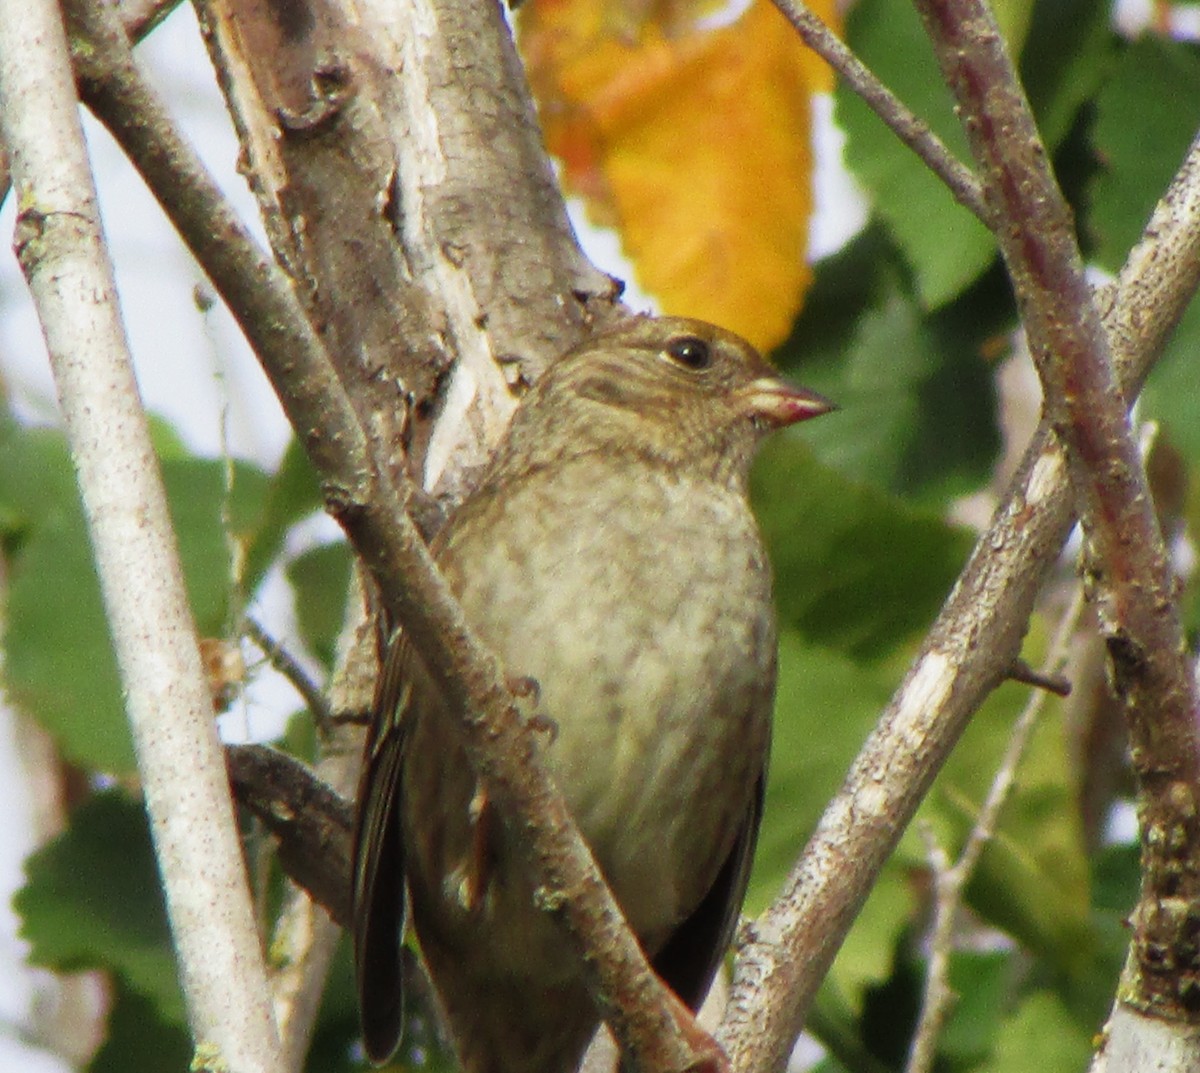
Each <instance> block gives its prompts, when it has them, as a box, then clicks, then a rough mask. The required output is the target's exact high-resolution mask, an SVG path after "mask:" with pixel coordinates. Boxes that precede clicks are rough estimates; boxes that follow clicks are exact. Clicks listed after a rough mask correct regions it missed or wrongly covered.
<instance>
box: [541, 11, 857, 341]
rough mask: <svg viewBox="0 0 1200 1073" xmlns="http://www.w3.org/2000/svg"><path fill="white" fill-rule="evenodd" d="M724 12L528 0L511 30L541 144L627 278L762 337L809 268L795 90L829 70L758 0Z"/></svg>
mask: <svg viewBox="0 0 1200 1073" xmlns="http://www.w3.org/2000/svg"><path fill="white" fill-rule="evenodd" d="M732 2H733V3H734V4H735V5H736V4H737V3H738V0H732ZM742 2H743V3H744V2H745V0H742ZM823 6H824V7H825V8H827V10H825V11H821V10H820V9H819V8H818V14H821V15H822V17H824V18H826V19H827V20H828V19H829V18H830V17H831V14H832V10H833V7H834V4H833V0H823ZM739 10H740V9H739V8H738V7H736V6H735V7H733V8H730V6H729V3H726V4H723V5H721V6H720V7H715V6H714V0H624V2H622V3H614V0H532V2H531V3H530V4H529V5H528V10H525V11H523V13H522V15H521V21H520V27H519V28H520V39H521V46H522V51H523V52H524V54H525V58H526V64H527V67H528V70H529V75H530V81H531V83H532V85H533V88H534V93H535V95H536V96H537V98H538V103H539V107H540V109H541V117H542V125H543V129H544V130H545V133H546V141H547V145H548V147H549V148H550V151H551V152H552V153H554V154H555V155H556V156H558V157H559V158H560V160H561V161H562V163H563V169H564V178H565V182H566V185H567V187H568V188H569V189H570V190H571V191H573V192H575V193H578V194H580V195H581V196H582V197H583V198H584V199H585V202H586V204H587V206H588V211H589V214H590V215H591V217H592V219H593V220H594V221H595V222H596V223H599V224H604V225H610V226H613V227H615V228H616V229H617V231H618V232H619V233H620V235H621V238H622V241H623V243H624V247H625V252H626V254H627V255H628V256H629V258H630V260H631V261H632V262H633V263H634V266H635V268H636V271H637V275H638V280H639V282H640V283H641V284H642V285H643V286H644V287H645V288H646V289H647V290H649V291H651V292H652V293H653V294H654V295H655V296H656V297H657V298H658V299H659V301H660V303H661V305H662V307H663V310H664V311H665V312H667V313H675V314H681V315H690V316H697V317H703V318H704V319H706V320H712V321H716V322H717V323H720V324H723V325H725V326H726V327H728V328H732V329H733V330H734V331H737V332H740V333H741V334H742V335H744V336H746V337H747V338H748V339H749V340H750V341H751V342H753V343H755V344H757V345H758V346H759V347H761V348H763V349H770V348H772V347H773V346H775V345H777V344H778V343H780V342H782V341H783V339H784V338H786V336H787V333H788V330H789V329H790V327H791V324H792V321H793V320H794V319H795V316H796V314H797V312H798V311H799V309H800V304H801V302H802V300H803V296H804V292H805V290H806V288H807V286H808V284H809V281H810V278H811V273H810V272H809V269H808V266H807V263H806V259H805V250H806V246H807V240H808V226H809V217H810V215H811V212H812V150H811V144H810V117H811V95H812V93H813V92H814V91H820V90H827V89H828V88H829V87H830V85H831V81H832V80H831V76H830V73H829V71H828V69H827V68H826V67H825V66H824V64H823V63H821V62H820V61H819V60H817V59H816V58H815V57H814V56H813V55H812V53H810V52H809V51H808V50H807V49H806V48H805V47H804V46H803V45H802V44H801V42H800V40H799V38H798V37H797V36H796V33H795V31H794V30H793V29H792V28H791V27H790V26H789V25H788V24H787V22H786V21H785V20H784V18H783V16H782V15H780V14H779V12H778V11H776V10H775V8H774V7H772V6H771V5H770V3H768V2H767V0H749V3H748V6H746V7H745V10H744V11H740V14H739Z"/></svg>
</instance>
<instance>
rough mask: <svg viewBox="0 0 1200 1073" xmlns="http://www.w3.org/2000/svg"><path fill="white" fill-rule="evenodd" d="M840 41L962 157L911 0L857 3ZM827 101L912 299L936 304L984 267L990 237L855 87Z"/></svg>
mask: <svg viewBox="0 0 1200 1073" xmlns="http://www.w3.org/2000/svg"><path fill="white" fill-rule="evenodd" d="M846 38H847V40H848V42H849V44H850V46H851V47H852V48H853V49H854V50H855V52H857V53H858V56H859V58H860V59H861V60H862V61H863V62H864V63H865V64H866V65H867V66H868V67H870V68H871V70H872V71H874V72H875V74H877V75H878V76H879V77H880V78H881V79H882V80H883V82H884V83H885V84H886V85H887V86H888V87H889V88H890V89H891V90H892V91H893V92H895V93H896V94H897V95H898V96H899V97H900V99H901V100H903V101H904V102H905V103H906V104H907V105H908V106H909V108H911V109H912V110H913V111H914V112H916V114H917V115H919V116H920V117H921V118H922V119H924V120H925V121H926V122H927V123H928V124H929V125H930V127H931V128H932V129H933V130H934V131H935V133H937V134H938V136H939V137H940V138H941V139H942V141H943V142H945V143H946V145H947V147H948V148H949V149H950V151H951V152H952V153H953V154H954V155H955V156H956V157H957V158H958V159H959V160H960V161H962V162H963V163H966V164H969V162H970V159H971V157H970V153H969V150H968V147H967V142H966V136H965V135H964V134H963V131H962V128H961V126H960V125H959V122H958V120H957V118H956V117H955V115H954V110H953V101H952V99H951V96H950V92H949V90H947V89H946V87H945V85H944V84H943V82H942V76H941V73H940V71H939V70H938V66H937V63H936V61H935V60H934V58H933V52H932V50H931V48H930V45H929V41H928V40H927V38H926V36H925V32H924V30H923V29H922V28H921V22H920V19H919V18H918V16H917V14H916V12H915V10H914V9H913V7H912V5H911V4H908V3H905V2H904V0H862V2H861V3H858V4H855V5H854V7H853V9H852V10H851V11H850V14H849V16H848V18H847V20H846ZM835 100H836V115H837V122H838V125H839V126H841V127H842V129H843V130H844V131H845V132H846V139H847V140H846V163H847V165H848V166H849V167H850V169H851V170H852V171H853V172H854V174H855V175H856V176H857V177H858V179H859V180H860V181H861V182H862V184H863V185H864V186H865V187H866V188H867V190H868V191H869V192H870V194H871V201H872V205H873V209H874V212H875V213H876V214H878V216H879V218H880V219H881V220H883V221H884V223H885V224H886V225H887V228H888V230H889V232H890V233H891V234H892V236H893V237H894V238H895V240H896V243H897V245H898V246H899V247H900V249H901V250H902V251H903V254H904V257H905V259H906V260H907V262H908V264H909V265H910V267H911V269H912V272H913V280H914V285H915V288H916V292H917V296H918V298H919V300H920V302H921V304H922V305H923V306H924V307H925V308H927V309H933V308H936V307H938V306H940V305H943V304H944V303H946V302H948V301H950V300H951V299H952V298H955V297H956V296H957V295H959V294H961V293H962V292H963V291H964V290H966V288H967V287H968V286H970V285H971V284H972V283H973V282H974V281H975V280H977V279H978V278H979V277H980V276H982V275H983V273H984V272H985V271H986V270H987V268H988V266H989V265H991V263H992V261H993V260H994V259H995V256H996V244H995V242H994V240H993V239H992V236H991V234H990V233H989V232H988V230H987V228H985V227H984V226H983V224H981V223H980V222H979V221H978V220H977V219H975V217H974V216H973V215H971V213H970V212H968V211H967V210H966V209H964V208H963V207H962V206H961V205H959V204H958V203H957V202H956V201H955V200H954V199H953V197H951V195H950V193H949V191H948V190H947V189H946V187H945V186H944V185H943V184H942V182H941V180H940V179H938V178H937V177H935V176H934V175H933V174H932V173H931V172H930V171H929V169H928V168H926V167H925V165H924V164H923V163H922V162H921V161H920V160H919V159H918V158H917V157H916V156H915V155H914V154H913V153H912V152H911V151H910V150H909V149H908V148H907V147H905V146H904V145H902V144H901V143H900V141H899V140H898V139H897V138H896V136H895V135H894V134H892V133H891V131H889V130H888V129H887V128H886V127H885V126H884V125H883V122H882V121H881V120H880V119H879V118H878V117H876V115H875V114H874V112H872V111H871V110H870V108H868V107H867V105H866V104H864V103H863V102H862V101H861V100H860V99H859V98H858V96H857V95H856V94H854V93H853V92H851V91H850V90H849V89H847V88H846V87H845V86H842V87H839V88H838V90H837V91H836V97H835Z"/></svg>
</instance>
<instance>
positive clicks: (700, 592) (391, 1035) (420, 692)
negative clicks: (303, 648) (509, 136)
mask: <svg viewBox="0 0 1200 1073" xmlns="http://www.w3.org/2000/svg"><path fill="white" fill-rule="evenodd" d="M830 409H832V405H831V404H830V403H829V402H828V401H826V400H825V399H823V398H822V397H821V396H819V395H817V394H815V393H814V392H811V391H808V390H805V389H804V388H801V387H797V386H794V385H792V384H790V383H788V382H787V381H785V380H783V379H781V378H780V377H779V376H778V374H777V373H776V372H775V371H774V370H773V369H772V368H771V366H770V365H768V364H767V362H766V361H765V360H764V359H763V358H762V357H760V356H759V355H758V354H757V353H756V352H755V350H754V348H753V347H751V345H750V344H749V343H747V342H746V341H745V340H743V339H741V338H739V337H738V336H736V335H733V334H732V333H730V332H727V331H724V330H722V329H720V328H717V327H714V326H712V325H710V324H706V323H704V322H701V321H696V320H689V319H683V318H678V317H637V318H633V319H631V320H630V321H628V322H627V323H625V324H624V325H622V326H621V327H620V328H618V329H616V330H615V331H611V332H608V333H605V334H600V335H596V336H594V337H592V338H590V339H588V340H587V341H586V342H584V343H583V344H582V345H581V346H579V347H577V348H576V349H574V350H573V351H570V352H568V353H567V354H566V355H564V356H563V357H562V358H561V359H559V360H558V361H557V362H556V363H554V364H553V365H552V366H551V368H550V369H549V370H548V371H547V372H546V373H545V375H544V376H543V377H542V378H541V380H540V381H539V382H538V383H537V384H536V385H535V386H534V387H533V388H532V389H531V390H530V391H529V393H528V394H527V396H526V397H525V398H524V400H523V401H522V403H521V405H520V406H519V407H518V409H517V411H516V413H515V415H514V417H513V420H512V422H511V425H510V426H509V429H508V431H507V432H506V434H505V437H504V439H503V441H502V442H501V443H500V445H499V447H498V448H497V450H496V453H495V455H494V457H493V459H492V461H491V463H490V464H489V465H488V467H487V468H486V470H485V472H484V474H483V476H482V478H481V480H480V482H479V484H478V486H477V487H476V489H475V490H474V491H473V492H472V493H471V494H470V495H469V496H468V497H467V498H466V499H465V500H464V501H463V503H462V504H461V506H460V507H459V508H458V509H457V510H456V511H455V513H454V514H453V516H452V517H451V519H450V521H449V522H448V523H447V525H446V526H445V528H444V529H443V530H442V531H441V532H440V533H439V534H438V535H437V537H436V538H435V540H434V542H433V545H432V551H433V553H434V557H435V559H436V561H437V564H438V567H439V569H440V570H441V572H442V574H443V575H444V577H445V579H446V581H447V583H448V584H449V586H450V587H451V589H452V590H453V592H454V593H455V595H456V596H457V598H458V600H459V601H460V603H461V605H462V609H463V612H464V614H465V616H466V618H467V621H468V622H469V623H470V625H471V627H472V628H473V629H474V630H475V631H477V633H478V636H479V637H480V638H481V639H482V640H483V641H484V642H485V643H486V644H487V645H488V646H490V647H491V649H492V650H493V651H494V652H495V653H496V655H497V656H498V657H499V659H500V661H501V663H502V664H503V666H504V669H505V672H506V674H507V675H508V677H509V680H510V681H511V682H513V683H515V684H516V685H517V686H518V687H519V688H518V692H519V694H520V695H521V696H522V698H523V701H522V703H523V704H524V705H525V706H526V707H527V708H528V710H529V717H530V718H531V719H537V720H538V721H539V722H538V725H539V726H540V727H542V728H548V732H547V733H545V734H544V735H542V738H541V740H542V741H543V742H544V747H543V748H542V750H541V755H542V758H543V762H544V763H545V764H546V766H547V768H548V770H549V772H550V774H551V776H552V777H553V779H554V781H555V783H556V784H557V786H558V788H559V790H560V791H561V792H562V794H563V795H564V797H565V799H566V801H567V804H568V805H569V807H570V809H571V812H572V814H573V816H574V817H575V820H576V822H577V824H578V826H579V829H580V831H581V833H582V834H583V837H584V838H585V839H586V840H587V842H588V843H589V845H590V846H591V849H592V852H593V854H594V856H595V858H596V861H597V863H598V864H599V866H600V868H601V870H602V872H603V874H604V876H605V879H606V881H607V882H608V884H609V886H610V887H611V889H612V892H613V894H614V896H615V897H616V900H617V902H618V903H619V905H620V906H621V909H622V911H623V913H624V914H625V917H626V919H627V920H628V922H629V925H630V927H631V928H632V929H633V931H634V933H635V934H636V935H637V937H638V940H639V941H640V943H641V945H642V947H643V949H644V950H645V952H646V955H647V957H648V958H649V960H650V962H651V964H652V965H653V967H654V969H655V971H656V972H658V974H659V975H660V976H661V977H662V979H663V980H664V982H665V983H666V984H667V985H668V986H669V987H670V988H671V989H672V990H673V991H674V992H675V993H676V995H678V997H679V998H680V999H681V1000H682V1001H683V1002H684V1003H685V1004H686V1005H687V1006H688V1007H690V1008H691V1009H693V1010H695V1009H696V1008H698V1006H699V1005H700V1003H701V1002H702V1001H703V999H704V997H705V994H706V993H707V991H708V988H709V986H710V984H711V982H712V979H713V976H714V974H715V973H716V970H717V968H718V966H719V965H720V962H721V958H722V957H723V956H724V953H725V949H726V947H727V946H728V944H729V941H730V938H731V935H732V932H733V929H734V925H735V923H736V921H737V916H738V912H739V910H740V908H741V903H742V899H743V897H744V895H745V891H746V883H747V879H748V876H749V871H750V864H751V859H752V857H753V853H754V845H755V840H756V837H757V833H758V827H759V819H760V816H761V813H762V802H763V785H764V779H765V773H766V764H767V756H768V749H769V743H770V737H771V712H772V706H773V703H774V692H775V662H776V635H775V617H774V612H773V608H772V598H771V570H770V564H769V563H768V560H767V555H766V551H765V549H764V547H763V544H762V540H761V538H760V536H759V532H758V528H757V525H756V523H755V520H754V516H753V514H752V512H751V509H750V503H749V498H748V487H747V485H748V477H749V471H750V464H751V461H752V460H753V457H754V454H755V450H756V448H757V446H758V445H759V443H760V442H761V441H762V439H763V438H764V437H765V436H766V435H767V434H768V433H769V432H771V431H772V430H773V429H778V428H781V427H783V426H787V425H791V424H794V423H796V422H798V421H804V420H807V419H808V418H811V417H816V416H818V415H819V414H823V413H826V412H827V411H829V410H830ZM460 723H461V716H460V713H459V712H457V711H454V710H452V709H451V708H450V707H449V706H448V705H447V704H446V703H445V701H444V700H443V699H442V697H441V696H440V695H439V692H438V690H437V689H436V688H435V687H434V686H433V684H432V682H431V680H430V678H429V676H428V675H427V674H426V672H425V670H424V668H423V667H422V665H421V661H420V658H419V657H418V656H417V655H416V653H415V652H414V651H413V650H412V648H411V646H410V645H409V644H408V643H407V641H406V640H405V638H404V636H403V635H402V634H397V635H396V636H394V637H393V638H392V640H391V643H390V644H389V646H388V650H387V652H386V655H385V658H384V665H383V669H382V672H381V675H380V678H379V682H378V686H377V692H376V699H375V713H374V719H373V723H372V726H371V729H370V731H369V733H368V736H367V743H366V753H365V762H364V766H363V774H362V781H361V785H360V789H359V796H358V801H359V804H358V812H357V822H356V833H355V851H354V865H355V871H354V883H353V886H354V890H353V894H354V921H353V930H354V951H355V962H356V977H357V986H358V999H359V1009H360V1014H361V1026H362V1036H363V1043H364V1048H365V1050H366V1053H367V1056H368V1057H369V1058H370V1059H371V1060H372V1061H373V1062H376V1063H382V1062H385V1061H386V1060H387V1059H388V1058H389V1057H391V1056H392V1055H393V1053H394V1052H395V1050H396V1048H397V1046H398V1045H399V1042H400V1037H401V1032H402V1027H403V1010H404V996H403V993H402V986H401V944H402V941H403V935H404V929H405V921H406V894H407V899H408V904H409V905H410V906H411V914H412V923H413V927H414V929H415V932H416V936H417V939H418V942H419V944H420V948H421V953H422V957H423V959H424V962H425V965H426V967H427V969H428V972H429V976H430V978H431V980H432V982H433V985H434V989H435V991H436V993H437V997H438V1000H439V1002H440V1006H441V1012H442V1015H443V1017H444V1020H445V1022H446V1026H447V1028H448V1030H449V1034H450V1036H451V1038H452V1040H453V1044H454V1047H455V1050H456V1052H457V1055H458V1058H459V1060H460V1062H461V1064H462V1067H463V1069H464V1070H465V1071H466V1073H572V1071H573V1070H574V1069H575V1068H576V1067H577V1066H578V1064H579V1062H580V1060H581V1058H582V1055H583V1052H584V1050H585V1049H586V1047H587V1045H588V1043H589V1041H590V1039H591V1037H592V1035H593V1034H594V1032H595V1030H596V1028H597V1026H598V1020H599V1015H598V1013H597V1010H596V1007H595V1004H594V1003H593V1001H592V999H591V998H590V996H589V995H588V992H587V989H586V987H585V985H584V981H583V978H582V976H581V972H580V967H579V965H578V964H577V960H576V955H575V954H574V952H573V951H572V950H571V949H570V947H569V944H568V943H567V942H566V940H565V938H564V937H563V936H562V935H561V933H560V931H559V928H558V926H557V925H556V924H555V923H554V922H553V921H552V920H551V918H550V917H549V916H548V915H547V914H546V913H545V912H544V911H543V910H541V909H539V908H537V906H536V905H535V901H534V892H533V884H532V881H531V878H530V876H529V875H527V874H526V868H525V865H524V863H523V861H522V860H521V854H520V852H519V848H518V843H517V840H518V839H520V837H521V833H520V831H519V830H517V829H514V828H511V827H509V826H508V824H507V822H506V820H505V817H503V816H500V815H498V814H497V812H496V810H495V809H494V808H493V806H492V805H491V803H490V802H489V799H488V794H487V787H486V785H482V784H481V783H480V780H479V779H478V778H477V777H476V775H475V772H474V771H473V770H472V768H471V765H470V763H469V761H468V759H467V756H466V753H465V751H464V748H463V743H462V733H461V729H460Z"/></svg>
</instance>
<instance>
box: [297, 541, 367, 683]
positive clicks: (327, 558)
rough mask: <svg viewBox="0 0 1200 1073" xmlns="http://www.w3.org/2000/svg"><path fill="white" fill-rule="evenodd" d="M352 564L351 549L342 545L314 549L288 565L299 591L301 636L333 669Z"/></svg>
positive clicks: (298, 616) (340, 543) (320, 658)
mask: <svg viewBox="0 0 1200 1073" xmlns="http://www.w3.org/2000/svg"><path fill="white" fill-rule="evenodd" d="M352 562H353V560H352V557H351V554H350V548H349V546H348V545H347V544H345V543H344V542H338V543H336V544H322V545H320V546H318V547H315V548H312V549H310V550H309V551H306V552H304V553H303V554H301V555H298V556H296V558H294V559H293V560H292V561H291V562H290V563H288V565H287V571H286V572H287V579H288V581H290V582H291V584H292V587H293V588H294V589H295V590H296V620H297V623H298V625H299V627H300V635H301V637H303V638H304V643H305V645H307V646H308V648H309V650H310V651H311V652H312V653H313V655H315V656H316V657H317V658H318V659H319V660H320V661H321V663H322V664H323V665H324V666H325V667H326V669H331V668H332V667H333V661H334V654H335V649H336V647H337V639H338V634H339V632H340V631H341V628H342V623H343V622H344V621H345V618H346V598H347V594H348V593H349V588H350V571H351V565H352Z"/></svg>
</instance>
